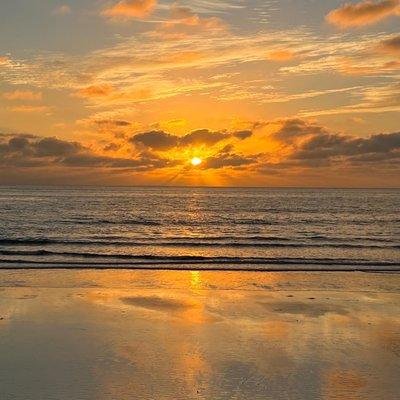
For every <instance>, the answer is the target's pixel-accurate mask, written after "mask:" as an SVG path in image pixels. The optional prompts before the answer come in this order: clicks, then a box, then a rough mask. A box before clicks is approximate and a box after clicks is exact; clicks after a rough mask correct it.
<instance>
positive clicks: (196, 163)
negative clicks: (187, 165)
mask: <svg viewBox="0 0 400 400" xmlns="http://www.w3.org/2000/svg"><path fill="white" fill-rule="evenodd" d="M190 162H191V163H192V165H193V166H194V167H197V166H199V165H200V164H201V163H202V162H203V160H202V159H201V158H199V157H193V158H192V159H191V160H190Z"/></svg>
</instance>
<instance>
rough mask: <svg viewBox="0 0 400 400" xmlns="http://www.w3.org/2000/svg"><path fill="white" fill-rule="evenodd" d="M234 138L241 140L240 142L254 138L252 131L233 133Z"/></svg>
mask: <svg viewBox="0 0 400 400" xmlns="http://www.w3.org/2000/svg"><path fill="white" fill-rule="evenodd" d="M232 136H233V137H235V138H237V139H240V140H245V139H248V138H249V137H251V136H253V132H252V131H238V132H233V133H232Z"/></svg>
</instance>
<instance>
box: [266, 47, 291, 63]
mask: <svg viewBox="0 0 400 400" xmlns="http://www.w3.org/2000/svg"><path fill="white" fill-rule="evenodd" d="M296 57H297V53H295V52H293V51H292V50H286V49H281V50H271V51H270V52H269V53H267V59H268V60H271V61H278V62H283V61H291V60H293V59H295V58H296Z"/></svg>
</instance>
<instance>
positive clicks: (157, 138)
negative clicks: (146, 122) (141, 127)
mask: <svg viewBox="0 0 400 400" xmlns="http://www.w3.org/2000/svg"><path fill="white" fill-rule="evenodd" d="M130 141H131V142H132V143H134V144H136V145H139V146H145V147H149V148H151V149H153V150H161V151H162V150H169V149H171V148H173V147H175V146H177V145H178V142H179V138H178V137H177V136H175V135H171V134H169V133H166V132H164V131H150V132H144V133H139V134H137V135H135V136H133V137H132V138H131V139H130Z"/></svg>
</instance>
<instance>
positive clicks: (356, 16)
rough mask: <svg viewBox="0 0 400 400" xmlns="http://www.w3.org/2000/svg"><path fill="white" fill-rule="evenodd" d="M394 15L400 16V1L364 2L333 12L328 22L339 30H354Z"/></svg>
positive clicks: (345, 6) (367, 0) (328, 17)
mask: <svg viewBox="0 0 400 400" xmlns="http://www.w3.org/2000/svg"><path fill="white" fill-rule="evenodd" d="M392 15H400V1H399V0H381V1H377V2H376V1H370V0H363V1H361V2H359V3H357V4H352V3H347V4H345V5H343V6H341V7H340V8H338V9H336V10H333V11H331V12H330V13H329V14H328V15H327V16H326V20H327V21H328V22H329V23H331V24H333V25H335V26H337V27H339V28H352V27H361V26H365V25H372V24H375V23H377V22H380V21H382V20H383V19H385V18H387V17H389V16H392Z"/></svg>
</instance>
